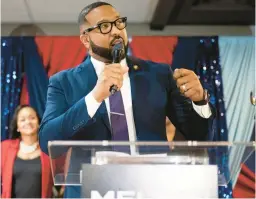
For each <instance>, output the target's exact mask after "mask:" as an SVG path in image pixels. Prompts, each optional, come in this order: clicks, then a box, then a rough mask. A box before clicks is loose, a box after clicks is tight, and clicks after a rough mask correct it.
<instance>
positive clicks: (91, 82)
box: [81, 56, 110, 131]
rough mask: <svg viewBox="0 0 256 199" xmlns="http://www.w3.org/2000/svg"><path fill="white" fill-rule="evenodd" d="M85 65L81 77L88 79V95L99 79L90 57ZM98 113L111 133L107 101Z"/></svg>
mask: <svg viewBox="0 0 256 199" xmlns="http://www.w3.org/2000/svg"><path fill="white" fill-rule="evenodd" d="M84 64H85V66H84V68H83V71H82V73H81V75H82V76H83V77H82V78H84V77H86V79H87V89H86V94H88V93H89V92H90V91H91V90H93V88H94V87H95V85H96V83H97V80H98V77H97V74H96V71H95V69H94V66H93V64H92V62H91V58H90V56H88V58H87V59H86V61H85V63H84ZM97 113H98V114H99V115H97V116H99V117H100V118H101V119H102V121H103V123H104V124H105V126H106V127H107V128H108V130H109V131H110V122H109V118H108V113H107V108H106V104H105V101H103V102H102V103H101V105H100V107H99V109H98V111H97ZM97 113H96V114H97Z"/></svg>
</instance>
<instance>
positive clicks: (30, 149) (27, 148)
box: [20, 141, 37, 154]
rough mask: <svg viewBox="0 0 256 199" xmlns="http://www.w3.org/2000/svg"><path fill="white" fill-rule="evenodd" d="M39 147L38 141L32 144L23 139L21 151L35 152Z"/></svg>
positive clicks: (26, 152)
mask: <svg viewBox="0 0 256 199" xmlns="http://www.w3.org/2000/svg"><path fill="white" fill-rule="evenodd" d="M36 149H37V142H36V143H34V144H32V145H26V144H25V143H24V142H23V141H21V142H20V151H21V152H22V153H24V154H29V153H33V152H34V151H36Z"/></svg>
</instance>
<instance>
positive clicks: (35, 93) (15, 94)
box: [1, 37, 48, 140]
mask: <svg viewBox="0 0 256 199" xmlns="http://www.w3.org/2000/svg"><path fill="white" fill-rule="evenodd" d="M1 52H2V53H1V66H2V67H1V72H2V74H1V89H2V92H1V95H2V102H1V106H2V113H1V114H2V115H1V116H2V117H1V140H5V139H7V138H9V135H8V128H9V124H10V120H11V118H12V116H13V113H14V110H15V108H16V107H17V106H18V105H19V103H20V92H21V87H22V76H23V75H24V74H26V77H27V86H28V93H29V101H30V105H31V106H32V107H34V108H35V109H36V110H37V112H38V113H39V115H40V116H42V114H43V112H44V108H45V102H46V92H47V86H48V77H47V74H46V71H45V69H44V66H43V63H42V60H41V58H40V56H39V54H38V51H37V47H36V43H35V40H34V37H2V38H1Z"/></svg>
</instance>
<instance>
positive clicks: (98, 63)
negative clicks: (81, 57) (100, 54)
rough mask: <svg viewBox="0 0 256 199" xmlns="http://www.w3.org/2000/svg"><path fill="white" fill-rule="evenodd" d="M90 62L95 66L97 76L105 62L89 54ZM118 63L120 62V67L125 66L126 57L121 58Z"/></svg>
mask: <svg viewBox="0 0 256 199" xmlns="http://www.w3.org/2000/svg"><path fill="white" fill-rule="evenodd" d="M91 62H92V64H93V66H94V68H95V71H96V74H97V76H99V75H100V73H101V72H102V71H103V70H104V67H105V65H106V64H105V63H104V62H102V61H99V60H97V59H95V58H93V57H92V56H91ZM120 64H121V66H122V67H124V66H127V61H126V59H125V58H124V59H122V60H121V62H120Z"/></svg>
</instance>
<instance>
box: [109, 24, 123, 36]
mask: <svg viewBox="0 0 256 199" xmlns="http://www.w3.org/2000/svg"><path fill="white" fill-rule="evenodd" d="M120 33H121V31H120V30H119V29H118V28H117V27H116V26H115V24H113V27H112V30H111V34H112V35H114V36H116V35H120Z"/></svg>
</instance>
